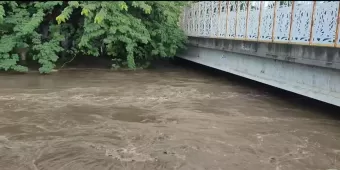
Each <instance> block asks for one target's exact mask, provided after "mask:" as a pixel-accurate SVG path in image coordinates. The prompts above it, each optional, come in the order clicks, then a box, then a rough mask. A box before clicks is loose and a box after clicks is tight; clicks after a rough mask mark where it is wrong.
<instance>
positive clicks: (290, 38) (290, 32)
mask: <svg viewBox="0 0 340 170" xmlns="http://www.w3.org/2000/svg"><path fill="white" fill-rule="evenodd" d="M294 6H295V5H294V1H292V12H291V15H290V24H289V34H288V36H289V37H288V44H290V41H291V40H292V29H293V27H292V25H293V22H294Z"/></svg>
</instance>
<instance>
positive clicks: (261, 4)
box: [257, 1, 263, 41]
mask: <svg viewBox="0 0 340 170" xmlns="http://www.w3.org/2000/svg"><path fill="white" fill-rule="evenodd" d="M262 8H263V1H261V3H260V14H259V25H258V27H257V41H259V40H260V32H261V31H260V29H261V16H262Z"/></svg>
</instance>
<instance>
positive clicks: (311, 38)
mask: <svg viewBox="0 0 340 170" xmlns="http://www.w3.org/2000/svg"><path fill="white" fill-rule="evenodd" d="M315 8H316V1H313V11H312V21H311V27H310V34H309V45H311V44H312V43H313V27H314V18H315Z"/></svg>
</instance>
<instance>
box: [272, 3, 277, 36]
mask: <svg viewBox="0 0 340 170" xmlns="http://www.w3.org/2000/svg"><path fill="white" fill-rule="evenodd" d="M276 7H277V1H274V17H273V28H272V42H274V39H275V38H274V36H275V25H276V22H275V21H276Z"/></svg>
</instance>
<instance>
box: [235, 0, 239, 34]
mask: <svg viewBox="0 0 340 170" xmlns="http://www.w3.org/2000/svg"><path fill="white" fill-rule="evenodd" d="M238 2H239V1H235V6H236V16H235V35H234V39H237V14H238V10H239V6H238V4H239V3H238Z"/></svg>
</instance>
